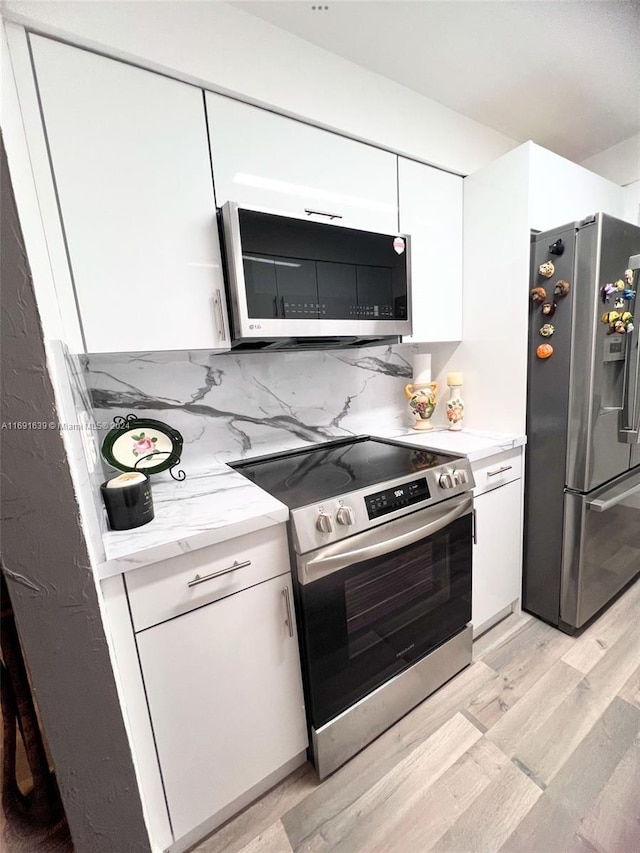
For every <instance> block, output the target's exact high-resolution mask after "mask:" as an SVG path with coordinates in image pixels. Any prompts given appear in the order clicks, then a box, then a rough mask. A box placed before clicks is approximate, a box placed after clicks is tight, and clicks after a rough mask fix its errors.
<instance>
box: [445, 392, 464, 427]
mask: <svg viewBox="0 0 640 853" xmlns="http://www.w3.org/2000/svg"><path fill="white" fill-rule="evenodd" d="M461 387H462V385H452V384H449V399H448V400H447V420H448V421H449V429H450V430H461V429H462V418H463V417H464V400H463V399H462V395H461V394H460V388H461Z"/></svg>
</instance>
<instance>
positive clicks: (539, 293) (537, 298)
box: [529, 287, 547, 305]
mask: <svg viewBox="0 0 640 853" xmlns="http://www.w3.org/2000/svg"><path fill="white" fill-rule="evenodd" d="M529 296H530V297H531V301H532V302H533V303H534V304H535V305H540V303H541V302H544V300H545V299H546V298H547V291H546V290H545V289H544V287H534V288H532V290H531V291H530V293H529Z"/></svg>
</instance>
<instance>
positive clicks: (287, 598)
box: [282, 586, 293, 637]
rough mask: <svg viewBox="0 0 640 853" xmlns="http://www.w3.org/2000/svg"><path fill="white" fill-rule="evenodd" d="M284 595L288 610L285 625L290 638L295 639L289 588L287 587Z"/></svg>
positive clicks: (283, 592)
mask: <svg viewBox="0 0 640 853" xmlns="http://www.w3.org/2000/svg"><path fill="white" fill-rule="evenodd" d="M282 594H283V596H284V603H285V606H286V608H287V618H286V619H285V620H284V624H285V625H286V626H287V628H288V629H289V636H290V637H293V616H292V613H291V597H290V596H289V587H288V586H285V588H284V589H283V590H282Z"/></svg>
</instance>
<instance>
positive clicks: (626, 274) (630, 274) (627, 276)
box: [624, 270, 633, 287]
mask: <svg viewBox="0 0 640 853" xmlns="http://www.w3.org/2000/svg"><path fill="white" fill-rule="evenodd" d="M624 280H625V281H626V282H627V285H628V286H629V287H631V286H632V284H633V270H625V271H624Z"/></svg>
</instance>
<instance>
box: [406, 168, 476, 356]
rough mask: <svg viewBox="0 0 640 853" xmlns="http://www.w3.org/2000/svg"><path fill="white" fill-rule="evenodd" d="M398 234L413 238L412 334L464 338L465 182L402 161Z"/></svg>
mask: <svg viewBox="0 0 640 853" xmlns="http://www.w3.org/2000/svg"><path fill="white" fill-rule="evenodd" d="M398 182H399V183H398V198H399V202H400V231H402V233H404V234H410V235H411V305H412V310H413V314H412V317H413V335H412V336H411V337H410V338H403V342H409V343H410V342H413V343H421V342H427V343H433V342H436V341H459V340H461V338H462V178H460V177H458V175H450V174H449V173H447V172H442V171H441V170H440V169H434V168H432V167H431V166H425V165H423V164H422V163H416V162H414V161H413V160H406V159H405V158H404V157H399V158H398Z"/></svg>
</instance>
